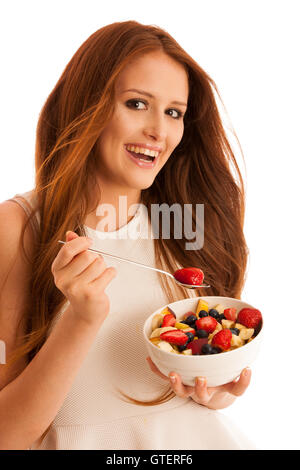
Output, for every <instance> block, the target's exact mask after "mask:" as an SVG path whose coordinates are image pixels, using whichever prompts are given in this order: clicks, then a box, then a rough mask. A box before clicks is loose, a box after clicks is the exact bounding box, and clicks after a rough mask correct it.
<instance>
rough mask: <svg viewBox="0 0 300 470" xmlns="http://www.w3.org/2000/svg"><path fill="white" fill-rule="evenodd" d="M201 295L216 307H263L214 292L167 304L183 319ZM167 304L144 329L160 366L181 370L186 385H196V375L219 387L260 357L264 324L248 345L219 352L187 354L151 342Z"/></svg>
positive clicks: (156, 363) (146, 339)
mask: <svg viewBox="0 0 300 470" xmlns="http://www.w3.org/2000/svg"><path fill="white" fill-rule="evenodd" d="M200 298H201V299H202V300H205V302H207V303H208V305H209V308H213V307H215V306H216V305H217V304H221V305H223V306H224V307H225V308H229V307H233V308H236V309H237V311H238V312H239V311H240V310H241V309H242V308H245V307H250V308H259V307H257V306H256V307H254V306H252V305H250V304H247V303H245V302H242V301H241V300H237V299H232V298H230V297H212V296H208V297H197V298H192V299H184V300H179V301H177V302H173V303H171V304H167V305H168V306H169V307H170V308H171V309H172V310H173V311H174V313H175V314H176V317H177V318H178V319H182V316H183V315H184V314H185V313H187V312H188V311H193V312H196V307H197V304H198V301H199V299H200ZM167 305H165V306H163V307H161V308H159V309H158V310H156V311H155V312H154V313H152V315H150V316H149V317H148V318H147V320H146V322H145V324H144V330H143V334H144V338H145V342H146V346H147V350H148V352H149V355H150V357H151V359H152V361H153V362H154V364H155V365H156V367H157V368H158V369H159V370H160V371H161V372H162V373H163V374H164V375H167V376H168V375H169V373H170V372H171V371H173V372H177V373H178V374H180V376H181V379H182V382H183V383H184V384H185V385H192V386H194V385H195V378H196V377H199V376H202V377H206V379H207V386H208V387H216V386H218V385H223V384H225V383H229V382H231V381H232V380H234V379H235V378H237V377H238V376H239V375H240V373H241V371H242V370H243V369H244V368H245V367H247V366H249V365H250V364H251V363H252V362H253V361H254V359H255V358H256V356H257V354H258V351H259V348H260V344H261V338H262V331H263V328H262V329H261V330H260V332H259V333H258V335H257V336H256V337H255V338H254V339H253V340H252V341H250V343H246V344H245V345H244V346H241V347H240V348H237V349H234V350H232V351H227V352H223V353H219V354H211V355H201V356H185V355H184V354H174V353H171V352H167V351H163V350H162V349H160V348H158V347H157V346H155V345H154V344H153V343H151V341H150V340H149V337H150V335H151V331H152V330H151V322H152V318H153V316H154V315H156V314H157V313H160V312H161V311H162V310H163V308H165V307H166V306H167Z"/></svg>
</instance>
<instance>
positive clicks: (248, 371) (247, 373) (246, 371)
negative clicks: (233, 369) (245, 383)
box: [244, 367, 250, 377]
mask: <svg viewBox="0 0 300 470" xmlns="http://www.w3.org/2000/svg"><path fill="white" fill-rule="evenodd" d="M249 374H250V367H246V369H245V370H244V376H245V377H246V376H247V375H249Z"/></svg>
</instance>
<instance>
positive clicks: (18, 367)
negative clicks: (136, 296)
mask: <svg viewBox="0 0 300 470" xmlns="http://www.w3.org/2000/svg"><path fill="white" fill-rule="evenodd" d="M25 221H26V217H25V213H24V211H23V209H22V208H20V207H19V206H17V205H16V204H14V203H13V202H5V203H2V204H0V259H1V264H0V289H1V290H0V339H1V340H2V341H4V342H5V345H6V357H7V358H9V355H10V353H11V351H12V350H13V349H14V348H15V347H16V346H17V345H18V340H19V338H20V336H22V335H24V333H25V330H24V327H23V325H22V321H21V320H22V319H23V316H24V313H25V308H24V306H25V305H26V304H27V302H28V296H29V295H30V289H29V280H30V275H31V272H30V266H29V265H28V262H27V261H26V259H25V258H24V257H23V255H22V250H21V245H20V236H21V232H22V229H23V226H24V223H25ZM33 237H34V234H33V232H31V231H30V230H29V229H28V230H26V231H25V240H24V241H25V249H26V252H27V254H28V256H29V258H31V257H32V256H33V254H34V243H33ZM74 237H75V238H77V240H74ZM70 238H73V241H72V242H70V246H67V245H68V244H66V245H64V248H62V249H61V250H60V252H59V254H58V256H57V257H56V259H55V261H56V268H54V267H53V266H52V267H53V270H52V272H53V273H54V274H55V278H57V279H58V281H57V282H59V285H61V286H65V285H67V286H68V287H66V288H65V289H66V290H65V292H66V297H67V298H68V295H69V290H70V292H73V295H72V298H71V297H70V299H71V300H70V299H69V298H68V300H70V306H69V307H68V308H67V309H66V311H65V312H64V313H63V315H62V316H61V318H60V319H59V320H58V321H57V323H56V325H55V326H54V328H53V330H52V331H51V334H50V335H49V337H48V338H47V340H46V341H45V343H44V345H43V346H42V348H41V349H40V350H39V352H38V353H37V354H36V356H35V357H34V358H33V360H32V361H31V362H30V363H29V364H28V360H27V358H25V357H23V358H21V359H19V360H18V361H16V363H14V364H12V365H6V364H0V449H6V450H9V449H27V448H28V447H30V446H31V445H32V443H33V442H34V441H36V440H37V439H38V438H39V437H40V436H41V435H42V434H43V433H44V432H45V430H47V428H48V427H49V425H50V424H51V422H52V421H53V419H54V418H55V416H56V414H57V412H58V410H59V409H60V407H61V405H62V403H63V401H64V399H65V397H66V395H67V393H68V391H69V389H70V387H71V385H72V382H73V381H74V378H75V376H76V374H77V372H78V370H79V368H80V366H81V364H82V362H83V360H84V359H85V357H86V354H87V352H88V350H89V348H90V346H91V345H92V343H93V341H94V338H95V336H96V334H97V331H98V330H99V328H100V327H101V324H102V323H103V321H104V320H105V318H106V316H107V314H108V312H109V301H108V298H107V296H106V294H105V293H104V289H105V287H106V286H107V284H108V283H109V282H110V281H111V280H112V278H113V276H114V270H113V269H112V268H108V269H105V263H104V261H103V260H101V259H96V258H97V255H92V254H91V253H88V252H87V251H86V248H87V247H88V243H87V240H86V239H84V237H78V236H77V235H76V234H73V235H72V236H71V237H70ZM70 238H69V239H70ZM74 280H75V281H74ZM74 282H75V284H74ZM74 307H75V308H74ZM20 325H21V327H20Z"/></svg>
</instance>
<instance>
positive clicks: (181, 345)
mask: <svg viewBox="0 0 300 470" xmlns="http://www.w3.org/2000/svg"><path fill="white" fill-rule="evenodd" d="M188 343H189V341H187V342H186V343H184V344H179V345H178V346H177V347H178V351H180V352H182V351H184V350H185V349H186V347H187V345H188Z"/></svg>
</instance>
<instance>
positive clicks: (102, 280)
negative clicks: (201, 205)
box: [90, 267, 117, 291]
mask: <svg viewBox="0 0 300 470" xmlns="http://www.w3.org/2000/svg"><path fill="white" fill-rule="evenodd" d="M116 275H117V270H116V269H115V268H113V267H110V268H106V269H105V271H104V272H103V273H102V274H101V276H100V277H99V278H98V279H95V280H94V281H92V282H90V285H91V286H92V287H95V288H97V289H99V291H103V290H104V289H105V288H106V287H107V286H108V284H109V283H110V281H112V280H113V278H114V277H116Z"/></svg>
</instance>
